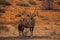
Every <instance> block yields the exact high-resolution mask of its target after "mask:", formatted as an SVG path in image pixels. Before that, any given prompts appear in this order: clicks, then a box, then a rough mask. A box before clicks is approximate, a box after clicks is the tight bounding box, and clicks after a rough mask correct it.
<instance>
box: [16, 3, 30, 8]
mask: <svg viewBox="0 0 60 40" xmlns="http://www.w3.org/2000/svg"><path fill="white" fill-rule="evenodd" d="M16 5H18V6H24V7H29V5H28V4H26V3H25V2H17V3H16Z"/></svg>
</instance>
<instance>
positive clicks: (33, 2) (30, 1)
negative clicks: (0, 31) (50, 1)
mask: <svg viewBox="0 0 60 40" xmlns="http://www.w3.org/2000/svg"><path fill="white" fill-rule="evenodd" d="M28 2H29V3H30V4H31V5H36V2H35V1H34V0H28Z"/></svg>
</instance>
